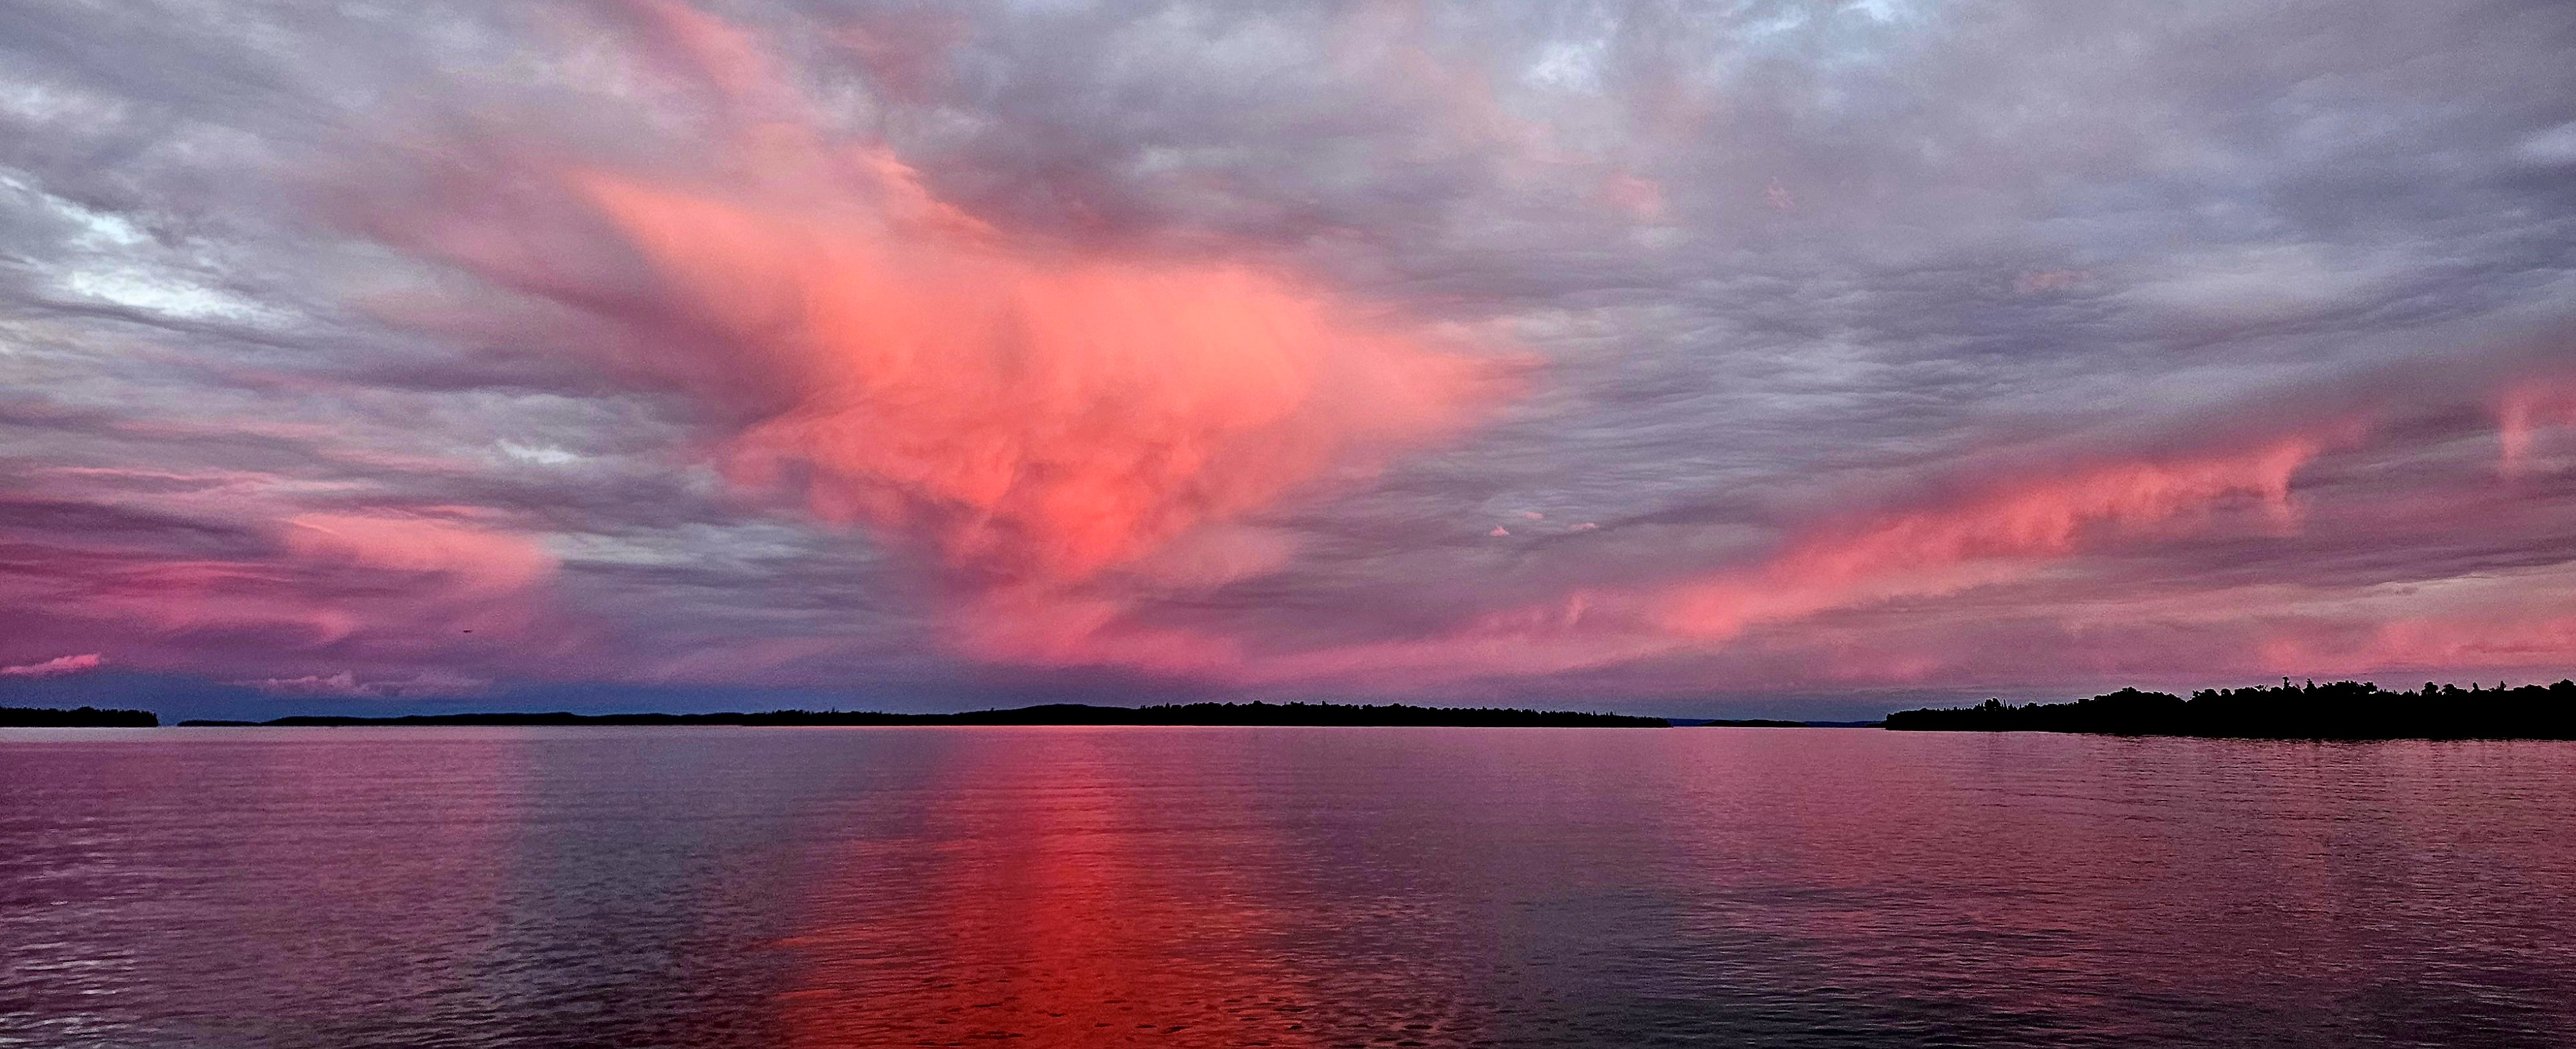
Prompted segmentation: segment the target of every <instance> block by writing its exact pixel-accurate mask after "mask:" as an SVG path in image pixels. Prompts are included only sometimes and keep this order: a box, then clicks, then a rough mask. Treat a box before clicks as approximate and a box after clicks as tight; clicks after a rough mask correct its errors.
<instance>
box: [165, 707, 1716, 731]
mask: <svg viewBox="0 0 2576 1049" xmlns="http://www.w3.org/2000/svg"><path fill="white" fill-rule="evenodd" d="M179 724H180V725H181V726H182V727H189V726H199V727H203V726H252V725H258V726H279V727H299V726H301V727H330V726H347V725H496V726H548V725H773V726H784V725H816V726H828V725H1244V726H1254V725H1265V726H1266V725H1278V726H1288V725H1331V726H1350V727H1362V726H1402V725H1410V726H1420V727H1457V728H1470V727H1505V728H1664V727H1668V726H1669V725H1670V724H1671V723H1670V722H1667V721H1665V720H1664V719H1663V718H1647V717H1632V716H1629V715H1625V714H1593V713H1583V712H1578V711H1566V710H1520V709H1514V708H1505V707H1417V706H1412V705H1409V704H1404V703H1388V704H1374V705H1361V704H1344V703H1263V702H1252V703H1175V704H1163V705H1159V706H1150V707H1099V706H1091V705H1089V704H1084V703H1047V704H1041V705H1039V706H1033V707H1017V708H1013V709H1009V710H970V711H966V712H963V713H957V714H886V713H879V712H875V711H840V710H769V711H760V712H756V713H716V714H573V713H568V712H562V711H558V712H554V713H546V714H508V713H488V714H409V715H403V716H399V717H357V716H349V715H297V716H293V717H282V718H274V719H271V720H268V721H214V720H194V721H182V722H180V723H179Z"/></svg>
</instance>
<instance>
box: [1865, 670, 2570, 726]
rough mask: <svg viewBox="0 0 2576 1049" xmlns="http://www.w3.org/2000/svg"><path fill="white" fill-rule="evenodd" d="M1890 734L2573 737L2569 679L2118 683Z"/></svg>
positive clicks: (1962, 713)
mask: <svg viewBox="0 0 2576 1049" xmlns="http://www.w3.org/2000/svg"><path fill="white" fill-rule="evenodd" d="M1887 727H1888V728H1890V729H1896V730H1900V731H1904V730H1913V731H1950V732H2100V733H2111V734H2115V735H2125V736H2213V737H2229V738H2244V739H2576V681H2560V682H2558V683H2557V684H2554V685H2524V686H2522V687H2520V688H2505V687H2504V686H2503V685H2502V683H2498V685H2497V687H2495V688H2483V687H2481V686H2479V685H2476V684H2472V685H2470V686H2469V687H2468V688H2466V689H2463V688H2460V687H2459V686H2457V685H2435V684H2433V683H2432V682H2429V681H2428V682H2425V683H2424V687H2423V689H2422V690H2420V691H2414V692H2389V691H2383V690H2381V689H2380V687H2379V686H2378V685H2375V684H2372V683H2370V682H2366V681H2334V682H2328V683H2326V684H2323V685H2320V684H2317V683H2315V682H2313V681H2311V682H2308V683H2306V684H2304V685H2293V684H2290V682H2289V680H2288V679H2286V678H2284V679H2282V682H2281V684H2280V686H2279V687H2277V688H2276V687H2272V686H2269V685H2264V686H2257V687H2254V688H2220V689H2204V690H2202V691H2199V692H2194V693H2192V694H2191V698H2190V699H2184V698H2182V697H2180V696H2176V695H2173V694H2171V693H2166V692H2141V691H2138V690H2137V689H2134V688H2124V689H2121V690H2120V691H2117V692H2112V693H2108V694H2106V695H2100V696H2095V697H2093V698H2091V699H2086V700H2079V701H2076V702H2073V703H2032V704H2027V705H2023V706H2015V705H2012V704H2010V703H2005V702H2003V701H2001V700H1994V699H1989V700H1987V701H1985V703H1983V704H1981V705H1979V706H1973V707H1960V708H1953V709H1947V710H1906V711H1899V712H1897V713H1894V714H1890V715H1888V716H1887Z"/></svg>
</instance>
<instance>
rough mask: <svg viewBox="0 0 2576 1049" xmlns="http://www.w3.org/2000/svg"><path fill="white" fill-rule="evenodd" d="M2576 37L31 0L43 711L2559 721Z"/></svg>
mask: <svg viewBox="0 0 2576 1049" xmlns="http://www.w3.org/2000/svg"><path fill="white" fill-rule="evenodd" d="M2571 51H2576V9H2571V8H2569V7H2568V6H2567V5H2563V4H2553V3H2544V2H2532V3H2469V4H2454V5H2434V6H2425V5H2408V4H2397V3H2370V4H2363V5H2359V6H2354V5H2335V6H2324V7H2311V6H2308V5H2301V4H2286V3H2285V4H2225V3H2206V4H2198V3H2194V4H2181V5H2159V6H2156V7H2153V8H2141V9H2135V10H2128V9H2123V10H2119V11H2101V10H2089V11H2084V12H2077V11H2073V10H2065V9H2061V8H2059V7H2057V6H2055V5H2046V4H2036V3H1978V2H1956V3H1944V2H1931V0H1921V2H1889V3H1853V4H1842V5H1830V4H1827V5H1819V4H1804V3H1778V4H1742V5H1732V6H1729V7H1725V8H1704V9H1703V8H1671V9H1666V8H1640V7H1638V6H1636V5H1627V4H1599V5H1592V4H1557V3H1551V4H1528V5H1514V4H1501V5H1495V4H1456V5H1450V4H1438V3H1427V4H1410V3H1349V4H1314V5H1303V4H1299V5H1280V4H1232V3H1171V4H1153V5H1122V4H1103V5H1094V6H1088V7H1071V8H1069V7H1063V6H1060V5H1034V4H1025V3H999V2H996V3H971V2H970V3H949V4H870V3H827V2H821V0H814V2H787V0H779V2H748V0H746V2H737V3H718V2H713V0H708V2H704V3H695V4H689V3H680V2H677V0H668V2H659V0H637V2H599V3H551V4H498V5H472V6H462V5H460V6H453V7H427V8H424V7H421V6H419V5H390V4H388V5H369V4H356V5H343V6H341V7H338V8H335V9H333V11H332V12H330V13H328V14H317V13H314V12H310V11H290V10H286V9H274V10H270V9H241V8H237V7H232V6H221V7H217V6H207V5H194V4H183V3H170V4H158V3H141V4H132V5H123V6H119V7H117V8H114V9H112V10H107V11H100V10H93V9H90V8H86V7H79V6H76V5H71V4H54V3H45V2H39V3H36V4H27V5H17V6H14V7H11V8H9V9H7V10H5V11H0V665H5V666H6V669H5V670H0V675H9V676H27V677H32V676H42V675H44V674H50V673H56V672H57V671H42V670H38V669H31V668H42V667H48V666H53V665H55V664H57V663H61V662H62V660H64V659H89V660H91V661H92V662H91V663H89V664H85V665H83V666H81V667H69V668H67V669H68V670H80V669H91V668H94V667H95V666H97V660H99V658H100V657H98V656H83V657H64V656H61V655H60V654H61V653H65V652H103V653H112V654H113V655H114V661H115V665H116V666H117V667H118V668H120V669H121V670H128V671H133V672H138V673H151V674H161V675H179V676H185V677H191V678H197V679H203V680H206V681H209V682H219V683H228V684H230V685H234V686H245V687H250V688H256V689H258V690H259V691H261V692H264V693H267V694H270V695H274V696H278V697H284V698H295V697H302V698H307V699H313V698H332V699H342V700H352V701H362V700H387V699H420V698H434V697H439V696H478V697H480V696H493V695H506V694H508V693H510V692H511V691H512V690H514V689H524V688H534V687H545V686H582V687H591V686H617V685H632V686H653V687H657V688H672V687H682V688H686V687H701V686H702V687H708V688H734V689H739V688H778V689H801V690H823V691H830V690H834V689H846V688H853V687H858V686H861V685H864V686H866V687H868V688H871V689H874V690H877V691H878V693H879V694H896V695H901V694H904V693H905V690H906V689H914V690H917V691H918V692H919V694H921V695H924V696H930V695H936V696H939V697H944V698H939V699H925V700H923V702H925V703H938V702H951V703H955V702H970V701H971V700H972V697H973V695H975V694H976V693H977V692H978V690H988V691H991V692H995V693H999V692H1005V691H1007V692H1011V693H1012V694H1015V695H1017V694H1026V693H1028V692H1031V691H1037V692H1045V691H1047V690H1050V689H1062V690H1065V691H1068V692H1073V691H1079V692H1081V693H1082V694H1084V695H1111V696H1124V697H1130V698H1138V699H1144V698H1153V697H1156V696H1162V695H1243V696H1251V695H1269V696H1301V697H1312V696H1333V697H1402V698H1421V699H1429V700H1432V701H1445V700H1469V699H1472V700H1486V699H1493V698H1504V699H1511V700H1515V701H1518V700H1525V699H1526V700H1533V701H1535V700H1540V699H1545V700H1549V701H1571V700H1582V701H1584V702H1587V703H1592V704H1594V705H1615V706H1622V707H1628V708H1634V709H1669V710H1674V711H1677V712H1685V713H1687V712H1692V711H1695V710H1698V709H1700V708H1705V707H1709V706H1710V705H1711V704H1727V703H1732V704H1739V705H1741V704H1756V705H1761V704H1768V705H1771V706H1772V707H1773V708H1774V709H1777V708H1778V705H1780V704H1788V705H1790V706H1794V705H1795V704H1796V703H1797V702H1800V701H1803V700H1809V699H1812V700H1816V701H1820V702H1821V701H1830V700H1831V699H1832V697H1851V696H1868V695H1882V694H1891V693H1920V694H1930V693H1941V694H1952V693H1956V694H1967V693H1980V692H1982V693H2001V694H2006V695H2016V696H2019V695H2055V694H2064V693H2067V692H2074V691H2082V690H2086V689H2093V688H2096V687H2105V686H2116V685H2121V684H2132V683H2135V684H2143V685H2150V686H2161V687H2169V688H2182V687H2194V686H2201V685H2213V684H2236V683H2243V682H2244V681H2247V680H2252V679H2260V678H2265V677H2271V676H2279V675H2284V674H2288V675H2293V676H2309V675H2314V676H2326V675H2363V676H2380V677H2384V678H2386V679H2388V680H2390V681H2392V682H2394V681H2405V682H2410V683H2411V682H2416V681H2421V680H2423V679H2425V678H2427V677H2431V678H2474V679H2480V680H2493V679H2495V678H2498V677H2521V678H2525V679H2528V678H2529V677H2531V676H2534V675H2545V676H2549V677H2557V676H2563V675H2565V674H2567V673H2570V672H2572V671H2576V544H2571V543H2570V542H2569V541H2568V538H2567V537H2568V536H2571V535H2576V305H2571V304H2576V270H2571V263H2572V262H2576V260H2571V255H2576V123H2571V122H2570V120H2571V117H2576V108H2571V104H2576V71H2571V70H2570V69H2569V67H2568V64H2567V63H2566V62H2565V61H2564V56H2565V55H2566V54H2568V53H2570V52H2571ZM22 671H24V672H25V673H23V674H22V673H21V672H22Z"/></svg>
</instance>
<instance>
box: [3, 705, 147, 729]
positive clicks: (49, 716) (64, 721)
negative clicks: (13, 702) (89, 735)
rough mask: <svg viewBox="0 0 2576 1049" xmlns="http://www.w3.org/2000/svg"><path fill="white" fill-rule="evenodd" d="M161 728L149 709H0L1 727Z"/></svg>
mask: <svg viewBox="0 0 2576 1049" xmlns="http://www.w3.org/2000/svg"><path fill="white" fill-rule="evenodd" d="M160 725H161V718H160V716H159V715H156V714H154V713H152V712H151V711H149V710H102V709H99V708H97V707H74V708H72V709H70V710H58V709H55V708H53V707H0V728H158V727H160Z"/></svg>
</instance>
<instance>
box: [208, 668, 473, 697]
mask: <svg viewBox="0 0 2576 1049" xmlns="http://www.w3.org/2000/svg"><path fill="white" fill-rule="evenodd" d="M233 684H236V685H242V686H245V687H249V688H255V689H258V690H260V691H262V692H265V693H268V694H269V695H272V696H294V697H302V698H323V699H460V698H468V697H473V696H479V695H483V694H485V693H487V692H489V691H490V690H491V688H492V682H490V681H488V680H485V679H482V678H472V677H465V676H463V675H459V674H449V673H438V672H431V673H424V674H420V675H417V676H414V677H409V678H404V679H400V680H392V679H378V680H372V681H361V680H359V679H358V676H357V674H356V673H355V672H352V671H347V670H343V671H340V672H338V673H336V674H330V675H320V674H308V675H306V676H303V677H295V678H261V679H258V680H255V681H236V682H233Z"/></svg>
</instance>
